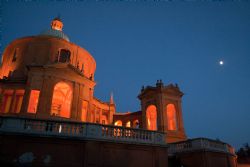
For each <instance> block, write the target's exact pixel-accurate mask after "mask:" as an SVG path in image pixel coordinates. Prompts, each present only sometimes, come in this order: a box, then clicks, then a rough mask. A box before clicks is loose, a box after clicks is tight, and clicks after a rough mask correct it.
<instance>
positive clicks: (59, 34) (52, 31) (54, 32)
mask: <svg viewBox="0 0 250 167" xmlns="http://www.w3.org/2000/svg"><path fill="white" fill-rule="evenodd" d="M39 35H40V36H52V37H56V38H61V39H64V40H66V41H68V42H69V37H68V36H67V35H66V34H64V33H63V32H62V31H59V30H55V29H49V30H45V31H43V32H41V33H40V34H39Z"/></svg>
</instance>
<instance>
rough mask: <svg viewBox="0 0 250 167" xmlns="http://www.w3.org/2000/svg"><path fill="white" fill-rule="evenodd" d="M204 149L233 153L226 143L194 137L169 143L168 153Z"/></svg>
mask: <svg viewBox="0 0 250 167" xmlns="http://www.w3.org/2000/svg"><path fill="white" fill-rule="evenodd" d="M201 149H206V150H210V151H219V152H225V153H231V154H235V152H234V149H233V147H231V146H230V145H228V144H226V143H222V142H220V141H216V140H211V139H206V138H196V139H191V140H187V141H183V142H178V143H172V144H169V150H168V151H169V153H170V154H174V153H179V152H188V151H195V150H201Z"/></svg>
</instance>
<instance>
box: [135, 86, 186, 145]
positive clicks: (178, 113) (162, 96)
mask: <svg viewBox="0 0 250 167" xmlns="http://www.w3.org/2000/svg"><path fill="white" fill-rule="evenodd" d="M182 95H183V93H182V92H181V91H180V90H179V88H178V86H175V85H172V84H170V85H167V86H164V85H163V83H160V82H159V81H158V82H157V84H156V86H155V87H152V86H148V87H146V88H143V89H142V90H141V93H140V94H139V96H138V98H139V99H140V100H141V110H142V127H143V128H145V129H149V130H156V129H157V130H158V131H163V132H166V134H167V135H166V142H167V143H173V142H178V141H183V140H186V139H187V138H186V134H185V130H184V123H183V117H182V108H181V97H182ZM151 106H155V107H156V113H157V116H156V121H157V128H152V127H151V126H149V116H150V115H149V114H148V111H149V109H150V107H151Z"/></svg>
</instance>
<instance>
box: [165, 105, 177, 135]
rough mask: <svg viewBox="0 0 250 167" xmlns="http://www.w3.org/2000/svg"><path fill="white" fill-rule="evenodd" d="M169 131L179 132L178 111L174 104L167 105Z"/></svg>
mask: <svg viewBox="0 0 250 167" xmlns="http://www.w3.org/2000/svg"><path fill="white" fill-rule="evenodd" d="M166 110H167V122H168V130H177V121H176V110H175V106H174V105H173V104H168V105H167V109H166Z"/></svg>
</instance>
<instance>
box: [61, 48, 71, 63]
mask: <svg viewBox="0 0 250 167" xmlns="http://www.w3.org/2000/svg"><path fill="white" fill-rule="evenodd" d="M58 61H59V62H62V63H66V62H69V61H70V51H69V50H66V49H61V50H60V53H59V57H58Z"/></svg>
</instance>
